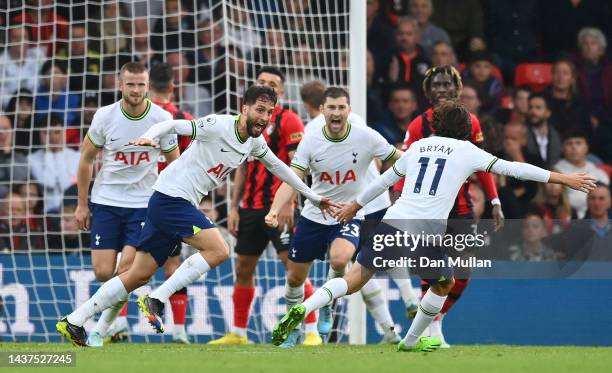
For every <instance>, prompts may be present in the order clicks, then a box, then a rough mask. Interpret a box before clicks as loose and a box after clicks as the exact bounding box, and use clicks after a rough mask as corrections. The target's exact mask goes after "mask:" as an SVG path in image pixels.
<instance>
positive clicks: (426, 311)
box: [272, 101, 595, 351]
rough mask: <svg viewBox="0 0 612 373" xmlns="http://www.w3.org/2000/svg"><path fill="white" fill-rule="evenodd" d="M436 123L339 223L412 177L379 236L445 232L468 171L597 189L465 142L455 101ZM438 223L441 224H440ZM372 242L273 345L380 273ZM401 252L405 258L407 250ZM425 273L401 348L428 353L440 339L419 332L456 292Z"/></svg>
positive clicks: (291, 319)
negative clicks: (312, 314) (422, 289)
mask: <svg viewBox="0 0 612 373" xmlns="http://www.w3.org/2000/svg"><path fill="white" fill-rule="evenodd" d="M433 125H434V128H435V129H436V134H437V136H434V137H429V138H426V139H422V140H419V141H417V142H415V143H414V144H413V145H412V146H411V147H410V148H409V149H408V150H407V151H406V153H405V154H404V155H403V156H402V158H401V159H400V160H398V161H397V162H396V163H395V164H394V165H393V167H392V168H390V169H389V170H387V171H386V172H385V173H384V174H382V175H381V176H380V177H379V178H377V179H376V180H375V181H374V182H373V183H371V184H369V185H368V187H367V188H366V189H365V190H364V191H362V192H361V194H360V195H359V196H358V197H357V199H356V200H355V201H353V202H351V203H348V204H345V206H344V207H343V208H342V210H341V211H338V212H337V213H336V214H334V216H335V217H336V218H337V219H338V221H339V222H340V223H345V222H347V221H351V219H353V217H354V216H355V214H357V213H358V211H359V210H360V209H361V207H362V206H364V205H366V204H367V203H368V202H369V201H371V200H372V199H373V198H375V197H376V196H377V195H379V194H380V193H382V192H384V191H385V190H387V189H388V188H389V187H390V186H392V185H393V184H394V183H396V182H397V181H398V180H399V179H400V178H401V177H404V176H410V178H408V179H407V180H406V183H405V184H404V189H403V190H402V194H401V196H400V198H399V199H398V200H397V202H396V203H395V204H394V205H393V206H391V207H390V208H389V209H388V210H387V213H386V214H385V216H384V219H392V220H387V221H388V222H389V225H387V224H385V223H381V224H380V225H379V227H378V228H377V229H376V232H377V233H383V234H389V233H391V234H393V233H399V232H398V230H397V228H395V227H392V226H391V225H396V224H398V223H406V222H408V224H409V225H413V226H415V225H416V226H417V227H416V229H414V230H411V229H410V228H409V229H408V230H405V232H407V233H408V234H410V233H414V234H422V231H421V226H426V225H428V224H431V225H432V226H434V227H435V228H437V229H435V230H434V231H431V232H430V231H426V232H425V234H430V233H434V234H436V233H437V234H442V235H443V234H444V232H445V229H446V228H445V226H446V220H447V219H448V216H449V213H450V211H451V209H452V205H453V201H454V199H455V196H456V195H457V192H458V191H459V189H460V188H461V186H462V184H463V183H464V181H465V180H466V179H467V178H468V177H469V176H470V174H472V173H473V172H476V171H486V172H494V173H497V174H501V175H507V176H513V177H518V178H521V179H525V180H533V181H538V182H542V183H545V182H550V183H556V184H563V185H566V186H568V187H570V188H572V189H576V190H580V191H583V192H588V191H589V190H592V189H593V188H594V187H595V184H594V178H593V177H592V176H589V175H585V174H575V175H565V174H560V173H557V172H550V171H547V170H544V169H541V168H539V167H535V166H532V165H530V164H527V163H519V162H507V161H504V160H501V159H498V158H496V157H495V156H493V155H491V154H489V153H487V152H486V151H484V150H482V149H480V148H478V147H477V146H475V145H474V144H472V143H471V142H469V141H465V139H466V138H468V136H469V134H470V131H471V120H470V115H469V112H468V110H467V109H466V108H465V107H463V106H461V105H460V104H458V103H456V102H455V101H449V102H446V103H444V104H441V105H440V106H438V107H437V108H436V109H435V113H434V116H433ZM435 223H437V224H438V226H437V227H436V226H435ZM389 228H391V229H389ZM372 237H374V235H373V236H371V238H370V239H368V242H367V243H366V247H367V249H368V251H364V250H362V251H361V252H360V253H359V255H358V256H357V263H355V265H354V266H353V267H352V268H351V270H350V271H349V272H348V273H347V274H346V276H344V278H335V279H332V280H330V281H328V282H327V283H326V284H325V285H324V286H323V287H321V288H320V289H318V290H317V291H316V292H315V293H314V294H313V295H312V296H311V297H310V298H309V299H308V300H306V301H305V302H304V303H302V304H299V305H296V306H295V307H293V308H292V309H291V310H289V312H288V313H287V315H285V316H284V317H283V318H282V319H281V321H280V322H279V323H278V324H277V325H276V326H275V328H274V331H273V333H272V343H274V344H280V343H282V342H283V341H285V340H286V339H287V338H288V336H289V334H290V332H291V331H292V330H293V329H294V328H295V327H296V326H297V325H298V324H299V323H300V322H301V320H302V318H303V317H304V314H305V313H306V312H312V311H313V310H316V309H318V308H320V307H322V306H324V305H325V304H327V303H329V302H331V301H332V300H333V299H336V298H338V297H342V296H344V295H346V294H352V293H354V292H355V291H357V290H359V289H360V288H361V287H362V286H363V285H364V284H365V283H366V282H367V281H368V280H369V279H370V278H371V277H372V276H373V275H374V273H375V271H376V270H380V269H379V268H375V261H374V260H372V256H373V255H372V253H374V252H375V251H374V250H373V249H375V247H374V246H373V241H372V239H373V238H372ZM384 249H385V248H383V250H384ZM411 250H412V251H410V253H411V254H409V255H414V257H415V259H417V263H418V262H419V260H418V259H419V258H418V257H419V256H421V257H422V256H423V254H427V255H426V257H428V258H432V257H433V258H436V259H441V260H444V259H447V256H446V253H445V252H444V251H443V249H442V248H437V247H433V248H428V247H425V248H423V247H417V248H416V249H414V248H411ZM401 254H402V255H403V254H405V251H402V252H401ZM398 256H399V255H398ZM383 269H384V268H383ZM417 269H418V268H417ZM427 270H428V272H427V275H428V277H429V278H430V280H429V282H430V284H431V287H430V288H429V290H428V291H427V293H426V294H425V296H424V297H423V298H422V299H421V302H420V305H419V310H418V312H417V314H416V317H415V318H414V321H413V322H412V324H411V325H410V329H409V330H408V332H407V334H406V336H405V337H404V339H403V340H402V341H401V342H400V343H399V344H398V351H433V350H435V349H437V348H439V347H440V344H441V340H440V339H439V338H438V337H421V334H422V333H423V331H424V330H425V328H427V326H428V325H429V324H430V323H431V321H432V320H433V318H434V317H435V316H436V315H437V314H438V313H439V312H440V310H441V309H442V306H443V304H444V301H445V300H446V297H447V295H448V293H449V292H450V291H451V289H452V287H453V283H454V278H453V270H452V267H448V266H445V267H438V270H436V269H435V268H429V269H427ZM432 271H433V272H435V273H432ZM434 279H435V280H434Z"/></svg>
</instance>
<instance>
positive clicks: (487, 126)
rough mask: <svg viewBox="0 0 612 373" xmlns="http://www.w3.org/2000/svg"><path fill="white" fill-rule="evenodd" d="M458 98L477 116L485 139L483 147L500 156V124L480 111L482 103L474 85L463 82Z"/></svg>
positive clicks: (501, 143) (501, 150)
mask: <svg viewBox="0 0 612 373" xmlns="http://www.w3.org/2000/svg"><path fill="white" fill-rule="evenodd" d="M459 99H460V101H461V103H463V105H465V107H466V108H467V109H468V111H469V112H470V113H472V114H474V115H476V116H477V117H478V119H479V120H480V127H481V129H482V132H483V135H484V138H485V141H484V143H483V148H484V149H485V150H486V151H488V152H489V153H491V154H496V155H499V156H501V154H502V152H503V135H502V132H503V130H502V126H501V124H500V123H499V122H498V121H497V120H496V119H495V118H494V117H493V116H492V115H490V114H487V113H482V112H481V108H482V104H481V102H480V98H479V97H478V92H477V91H476V87H474V86H473V85H470V84H464V85H463V89H462V90H461V94H460V95H459Z"/></svg>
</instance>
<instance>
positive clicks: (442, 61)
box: [431, 41, 458, 68]
mask: <svg viewBox="0 0 612 373" xmlns="http://www.w3.org/2000/svg"><path fill="white" fill-rule="evenodd" d="M431 65H432V66H435V67H437V66H445V65H450V66H453V67H455V68H457V66H458V63H457V55H456V54H455V50H454V49H453V46H452V45H451V44H450V43H447V42H444V41H439V42H437V43H434V45H432V47H431Z"/></svg>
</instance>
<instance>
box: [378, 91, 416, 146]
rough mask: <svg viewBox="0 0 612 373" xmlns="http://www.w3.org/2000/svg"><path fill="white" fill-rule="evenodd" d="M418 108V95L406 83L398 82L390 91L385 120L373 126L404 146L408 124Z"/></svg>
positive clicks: (391, 142)
mask: <svg viewBox="0 0 612 373" xmlns="http://www.w3.org/2000/svg"><path fill="white" fill-rule="evenodd" d="M417 108H418V103H417V97H416V94H415V93H414V91H413V90H412V89H411V88H410V86H409V85H408V84H406V83H396V84H395V85H394V86H392V87H391V92H390V93H389V106H388V110H387V112H386V113H385V114H384V116H383V118H384V119H383V121H382V122H380V123H377V124H375V125H373V126H372V128H374V129H375V130H376V131H378V132H379V133H380V134H381V135H383V137H384V138H385V139H386V140H387V141H388V142H389V143H390V144H393V145H395V146H396V147H398V148H400V149H401V147H402V143H403V142H404V138H405V137H406V132H407V131H408V125H409V124H410V122H411V121H412V119H414V114H415V112H416V110H417Z"/></svg>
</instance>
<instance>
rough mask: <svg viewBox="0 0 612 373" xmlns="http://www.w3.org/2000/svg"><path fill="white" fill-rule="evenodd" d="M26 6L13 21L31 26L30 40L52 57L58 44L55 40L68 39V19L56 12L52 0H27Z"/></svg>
mask: <svg viewBox="0 0 612 373" xmlns="http://www.w3.org/2000/svg"><path fill="white" fill-rule="evenodd" d="M27 3H29V4H28V6H27V7H25V8H24V11H23V12H19V14H17V15H16V16H15V18H14V23H21V24H24V25H28V26H30V28H31V30H32V31H31V37H32V41H33V42H35V43H36V45H38V46H40V47H43V48H45V50H46V53H47V56H49V57H52V56H53V54H54V53H55V51H56V50H57V49H58V47H59V45H54V44H53V43H54V42H55V41H56V40H68V20H67V19H66V18H64V17H63V16H61V15H59V14H57V12H56V11H55V4H54V3H55V2H54V1H53V0H28V1H27Z"/></svg>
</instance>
